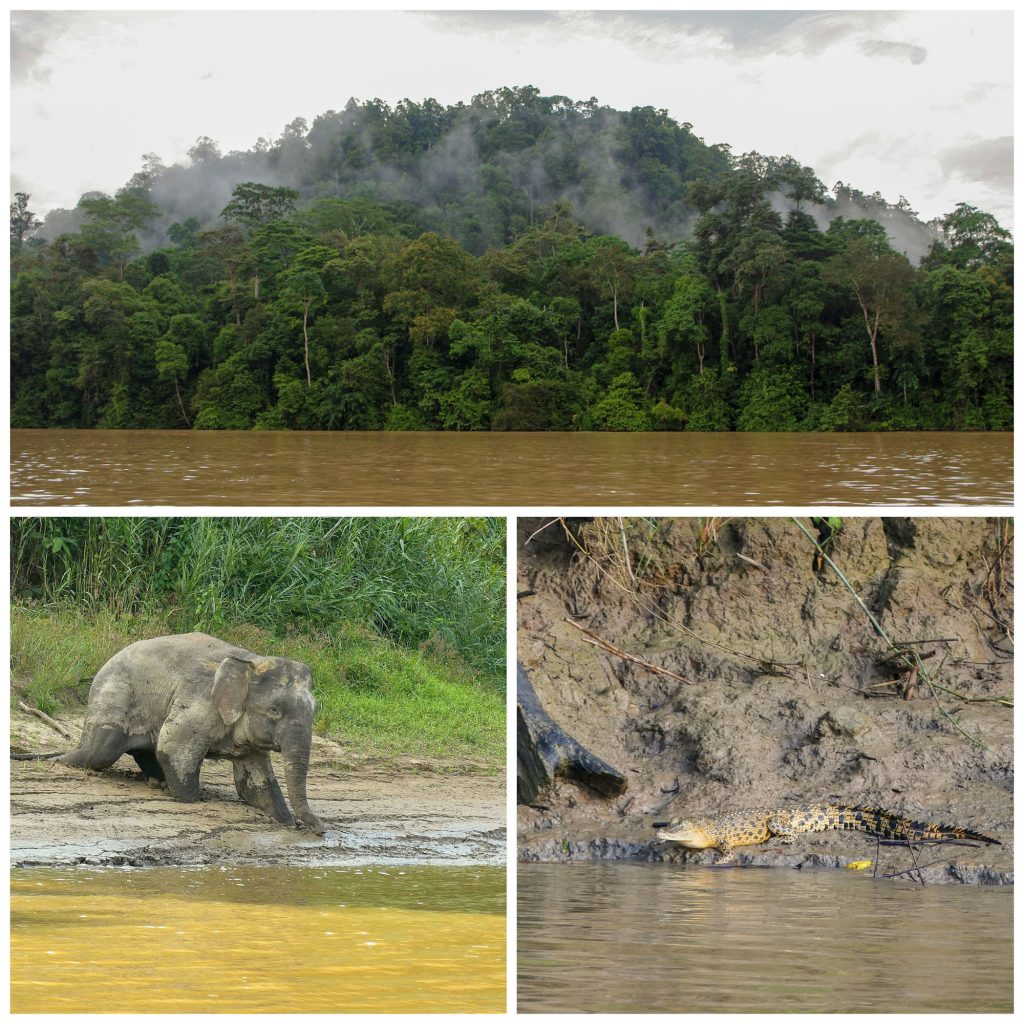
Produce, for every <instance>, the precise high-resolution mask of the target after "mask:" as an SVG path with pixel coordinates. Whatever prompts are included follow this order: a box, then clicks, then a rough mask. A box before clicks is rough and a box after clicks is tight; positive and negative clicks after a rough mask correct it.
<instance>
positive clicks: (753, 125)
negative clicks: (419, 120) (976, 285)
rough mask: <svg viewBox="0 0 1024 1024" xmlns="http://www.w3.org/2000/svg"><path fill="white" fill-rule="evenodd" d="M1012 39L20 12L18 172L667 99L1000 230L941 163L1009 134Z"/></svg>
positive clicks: (534, 19)
mask: <svg viewBox="0 0 1024 1024" xmlns="http://www.w3.org/2000/svg"><path fill="white" fill-rule="evenodd" d="M1011 27H1012V26H1011V16H1010V14H1009V13H986V14H973V13H967V12H938V13H936V12H909V13H908V12H904V13H897V12H891V11H875V12H849V11H845V12H844V11H839V12H651V13H646V14H641V15H627V14H621V13H620V14H615V13H607V14H605V13H599V14H595V13H593V12H569V13H567V14H560V13H557V12H525V11H519V12H504V14H502V13H501V12H498V13H488V14H483V15H481V14H478V13H477V14H474V13H473V12H465V13H461V14H459V13H456V14H450V13H446V14H443V15H442V14H435V13H415V12H412V13H410V12H301V13H286V12H269V11H257V12H251V11H250V12H247V11H238V12H179V13H175V14H156V13H149V12H129V13H106V12H105V13H95V12H60V13H58V12H20V13H18V14H16V15H15V16H14V20H13V33H14V42H13V47H14V48H13V52H12V75H13V76H14V81H13V84H12V97H11V99H12V144H13V146H12V148H13V153H12V169H13V172H14V173H15V174H16V175H17V177H18V181H19V182H22V183H23V184H24V187H25V188H26V189H28V190H29V191H31V192H32V193H33V206H34V208H35V209H37V210H40V211H42V210H45V209H46V208H48V207H50V206H53V205H63V206H71V205H74V203H75V202H76V201H77V199H78V196H79V195H80V193H81V192H83V191H85V190H87V189H95V188H103V189H106V190H108V191H112V190H113V189H115V188H117V187H118V186H119V185H121V184H122V183H123V182H124V181H125V180H126V179H127V178H128V177H129V176H130V175H131V174H132V173H133V172H134V171H135V170H137V169H138V168H139V166H140V165H141V154H143V153H146V152H156V153H158V154H160V155H161V156H162V157H163V159H164V160H165V162H175V161H179V160H182V159H183V158H184V156H185V153H186V151H187V150H188V148H189V146H190V145H191V144H192V143H193V142H194V140H195V139H196V138H197V137H198V136H200V135H209V136H211V137H212V138H214V139H216V140H217V141H218V142H219V143H220V145H221V148H222V150H224V151H228V150H231V149H248V148H249V147H250V146H251V145H252V144H253V143H254V142H255V140H256V139H257V138H258V137H259V136H264V137H270V138H273V137H276V136H277V135H278V134H279V133H280V131H281V129H282V127H283V126H284V125H285V124H287V123H288V122H289V121H291V120H292V119H293V118H294V117H297V116H302V117H305V118H307V119H308V120H310V121H311V120H312V119H313V118H314V117H315V116H316V115H317V114H319V113H322V112H323V111H325V110H327V109H332V108H333V109H338V108H340V107H341V106H343V105H344V103H345V102H346V100H347V99H348V98H349V97H350V96H355V97H357V98H359V99H371V98H373V97H377V96H379V97H380V98H382V99H384V100H386V101H388V102H392V103H393V102H395V101H397V100H399V99H402V98H404V97H407V96H408V97H410V98H413V99H421V98H423V97H426V96H433V97H435V98H436V99H438V100H439V101H440V102H442V103H455V102H458V101H459V100H464V101H468V100H469V99H470V98H471V97H472V96H473V95H474V94H475V93H479V92H482V91H485V90H487V89H492V88H497V87H499V86H502V85H525V84H532V85H536V86H537V87H538V88H539V89H540V90H541V91H542V92H543V93H546V94H550V93H561V94H564V95H568V96H570V97H572V98H574V99H586V98H589V97H591V96H596V97H597V98H598V99H599V100H600V101H601V102H602V103H606V104H609V105H611V106H614V107H618V108H629V107H630V106H634V105H648V104H649V105H651V106H655V107H665V108H667V109H668V110H669V112H670V113H671V114H672V115H673V116H674V117H676V118H677V119H678V120H680V121H689V122H691V123H692V124H693V125H694V130H695V131H696V132H697V134H699V135H701V136H703V137H704V138H705V139H706V140H707V141H708V142H728V143H730V144H731V145H732V147H733V151H734V152H737V153H738V152H743V151H746V150H751V149H757V150H759V151H761V152H764V153H772V154H780V155H781V154H783V153H790V154H792V155H793V156H795V157H797V158H798V159H799V160H800V161H801V162H803V163H807V164H810V165H811V166H813V167H814V168H815V170H816V171H817V172H818V174H819V176H820V177H821V178H822V179H823V180H824V181H825V182H826V184H828V185H831V184H832V183H833V182H834V181H835V180H837V179H842V180H843V181H846V182H848V183H850V184H853V185H855V186H856V187H858V188H861V189H863V190H864V191H867V192H872V191H875V190H876V189H877V190H878V191H880V192H881V193H882V194H883V195H885V196H886V197H887V198H889V199H891V200H895V199H896V198H897V197H898V196H899V195H900V194H903V195H906V196H907V198H908V199H909V200H910V201H911V203H912V205H914V207H915V208H916V209H918V210H919V211H921V213H922V215H923V216H926V217H930V216H935V215H938V214H941V213H944V212H947V211H948V210H950V209H952V207H953V206H954V205H955V203H956V202H959V201H966V202H972V203H975V204H976V205H984V206H985V208H987V209H990V210H991V211H992V212H994V213H995V214H996V216H998V217H999V219H1000V220H1001V221H1002V222H1003V223H1005V224H1008V225H1009V224H1010V223H1012V192H1011V189H1010V188H1009V187H1008V186H1007V184H1006V182H1005V180H1004V178H1002V177H999V175H998V173H997V176H996V177H995V178H993V179H990V180H989V179H984V180H983V179H977V180H972V179H971V178H970V176H967V177H964V176H960V175H957V176H952V175H943V174H941V173H939V170H940V166H941V163H942V161H943V159H946V158H945V157H944V156H943V154H944V153H947V152H948V151H950V150H954V149H956V148H957V147H958V146H967V145H969V144H970V143H971V140H972V139H973V140H978V139H999V138H1004V137H1007V136H1009V135H1011V133H1012V113H1011V102H1012V88H1011V70H1012V31H1011ZM870 133H874V134H875V135H876V136H877V139H878V142H877V144H875V145H872V146H870V147H861V146H851V145H850V140H851V139H857V138H864V137H866V136H867V135H869V134H870ZM908 139H913V147H908V145H907V140H908ZM979 166H981V168H982V172H984V166H985V165H979ZM993 166H994V165H993ZM980 197H984V199H985V203H982V202H981V201H980Z"/></svg>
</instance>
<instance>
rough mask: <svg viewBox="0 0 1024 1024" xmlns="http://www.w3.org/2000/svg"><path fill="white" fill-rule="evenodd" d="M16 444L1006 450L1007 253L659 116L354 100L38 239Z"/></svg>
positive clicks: (967, 219)
mask: <svg viewBox="0 0 1024 1024" xmlns="http://www.w3.org/2000/svg"><path fill="white" fill-rule="evenodd" d="M30 205H31V196H30V195H28V194H24V193H19V194H18V195H17V196H16V197H15V202H14V203H12V207H11V247H12V260H13V264H12V381H13V396H12V422H13V423H14V425H16V426H85V427H89V426H107V427H142V426H158V427H184V426H188V427H192V426H196V427H205V428H236V429H248V428H251V427H263V428H269V429H287V428H306V429H599V430H600V429H604V430H644V429H692V430H728V429H745V430H779V429H789V430H794V429H812V430H842V429H922V428H940V427H941V428H947V429H1003V428H1006V427H1008V426H1009V425H1010V422H1011V410H1012V394H1011V381H1012V372H1011V364H1012V244H1011V241H1010V238H1009V234H1008V232H1006V231H1005V230H1004V229H1002V228H1001V227H1000V226H999V225H998V224H997V223H996V222H995V220H994V218H992V217H991V216H990V215H988V214H986V213H985V212H984V211H980V210H977V209H975V208H973V207H970V206H968V205H967V204H959V205H958V206H957V208H956V209H955V210H953V211H950V212H949V214H948V215H947V216H945V217H942V218H938V219H936V220H935V221H932V222H929V223H924V222H922V221H921V220H920V218H919V217H918V216H917V214H916V213H915V212H914V210H913V209H912V206H911V204H910V202H908V200H907V199H905V198H903V197H899V199H898V201H897V202H895V203H890V202H887V201H886V200H885V199H884V198H883V197H881V196H880V195H878V194H877V193H874V194H866V193H864V192H861V191H859V190H858V189H857V188H855V187H854V186H853V185H851V184H849V183H843V182H837V183H834V184H833V185H831V186H830V187H826V185H825V184H824V183H823V182H821V181H820V180H819V179H818V178H817V177H816V175H815V174H814V171H813V169H812V168H809V167H806V166H803V165H802V164H800V162H799V161H798V160H796V159H794V158H793V157H791V156H788V155H784V156H772V155H763V154H758V153H746V154H740V155H736V154H733V153H732V152H731V150H730V147H729V146H728V145H726V144H721V143H719V144H714V145H709V144H707V143H706V142H705V141H704V140H703V139H701V138H699V137H698V136H697V135H695V134H694V132H693V126H692V125H690V124H688V123H679V122H677V121H675V120H674V119H673V118H672V117H670V116H669V115H668V113H667V112H666V111H665V110H661V109H657V108H655V107H652V106H646V107H635V108H633V109H632V110H629V111H618V110H613V109H611V108H609V107H607V106H602V105H601V104H600V103H599V102H598V101H597V100H596V99H589V100H585V101H576V100H571V99H569V98H567V97H563V96H542V95H541V94H540V93H539V91H538V90H536V89H534V88H532V87H521V88H515V89H510V88H502V89H497V90H494V91H491V92H487V93H483V94H481V95H479V96H475V97H473V98H472V100H471V101H469V102H468V103H458V104H455V105H454V106H447V107H446V106H442V105H440V104H439V103H437V102H436V101H434V100H432V99H426V100H423V101H422V102H414V101H411V100H403V101H402V102H400V103H398V104H396V105H395V106H394V107H391V106H389V105H388V104H386V103H384V102H383V101H381V100H372V101H368V102H357V101H355V100H350V101H349V102H348V104H347V105H346V106H345V108H344V109H343V110H341V111H328V112H326V113H324V114H321V115H320V116H319V117H317V118H315V119H314V120H313V122H312V124H308V123H307V122H306V121H305V120H303V119H301V118H298V119H296V120H294V121H292V122H291V123H290V124H288V125H287V126H285V128H284V129H283V131H282V133H281V135H280V136H279V137H278V138H277V139H276V140H273V141H269V140H265V139H260V140H258V141H257V142H256V143H255V144H254V145H253V147H252V148H251V149H250V150H247V151H244V152H229V153H222V152H221V151H220V148H219V146H218V144H217V142H216V141H215V140H212V139H209V138H207V137H205V136H201V137H200V138H199V139H197V141H196V143H195V144H194V145H193V147H192V148H191V149H190V151H189V158H188V162H187V164H185V165H173V166H165V165H164V164H163V163H162V162H161V160H160V158H159V156H158V155H156V154H146V155H145V156H144V157H143V162H142V166H141V168H140V170H139V171H138V172H137V173H136V174H135V175H133V176H132V178H131V179H130V180H129V181H128V182H126V183H125V184H124V185H123V187H121V188H120V189H118V190H117V191H116V192H114V193H113V194H110V195H108V194H104V193H89V194H87V195H85V196H83V197H82V198H81V200H80V201H79V203H78V205H77V206H76V207H75V208H74V209H70V210H54V211H52V212H51V213H50V214H49V215H48V216H47V217H46V218H45V221H43V222H42V223H40V222H39V221H38V219H37V218H36V217H35V216H34V214H32V213H31V210H30Z"/></svg>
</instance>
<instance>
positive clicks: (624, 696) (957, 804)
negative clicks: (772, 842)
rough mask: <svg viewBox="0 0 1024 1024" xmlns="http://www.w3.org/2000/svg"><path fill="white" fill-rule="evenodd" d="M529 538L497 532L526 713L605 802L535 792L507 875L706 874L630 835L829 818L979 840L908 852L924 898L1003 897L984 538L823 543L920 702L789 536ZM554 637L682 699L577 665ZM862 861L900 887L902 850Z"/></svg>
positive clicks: (993, 640) (1007, 838)
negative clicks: (646, 863)
mask: <svg viewBox="0 0 1024 1024" xmlns="http://www.w3.org/2000/svg"><path fill="white" fill-rule="evenodd" d="M545 522H546V521H544V520H521V521H520V537H519V541H520V556H519V589H520V591H521V592H524V596H522V597H521V599H520V601H519V622H520V629H519V658H520V660H521V662H522V663H523V665H524V666H525V668H526V670H527V671H528V672H529V674H530V677H531V679H532V681H533V683H534V686H535V688H536V691H537V695H538V697H539V698H540V700H541V702H542V704H543V705H544V707H545V709H546V710H547V711H548V713H549V714H550V715H551V716H552V717H553V718H554V719H555V720H556V721H557V722H558V723H559V724H560V725H561V726H562V727H563V728H564V729H565V730H566V731H567V732H569V733H570V734H571V735H573V736H574V737H575V738H576V739H577V740H579V741H580V742H581V743H582V744H584V746H585V747H587V748H588V749H589V750H590V751H591V752H593V753H594V754H595V755H597V756H598V757H600V758H602V759H604V760H606V761H607V762H609V763H610V764H611V765H614V766H615V767H616V768H618V769H619V770H620V771H622V772H624V773H625V774H626V776H627V777H628V779H629V786H628V789H627V790H626V792H625V793H624V794H623V795H621V796H619V797H615V798H613V799H607V798H602V797H600V796H599V795H597V794H596V793H593V792H591V791H589V790H587V788H586V787H584V786H580V785H577V784H575V783H572V782H568V781H565V780H556V782H555V783H554V785H553V786H552V787H551V789H550V790H548V792H547V793H546V794H545V795H544V796H543V797H542V798H540V799H539V800H537V801H535V806H532V807H521V808H520V815H519V851H520V852H519V855H520V858H521V859H524V860H545V861H552V860H574V859H598V858H599V859H606V858H607V859H643V860H662V859H664V860H672V861H679V860H685V861H687V862H696V863H702V864H703V863H710V862H711V861H712V860H713V859H714V857H713V855H712V854H711V853H710V851H701V852H695V851H690V852H684V851H682V850H680V849H676V848H667V847H665V846H664V845H661V844H658V843H657V842H656V841H655V839H654V830H653V828H652V827H651V824H652V822H653V821H655V820H663V819H666V818H672V817H679V816H690V815H695V814H711V815H713V814H716V813H721V812H724V811H728V810H736V809H740V808H750V807H759V806H789V805H792V804H795V803H800V802H819V801H824V800H834V801H840V802H846V803H854V804H866V805H875V806H881V807H884V808H887V809H890V810H895V811H899V812H901V813H905V814H906V815H908V816H911V817H913V818H915V819H918V820H920V819H927V820H932V821H935V820H938V821H943V822H948V823H955V824H962V825H968V826H971V827H973V828H975V829H977V830H979V831H982V832H984V833H987V834H989V835H993V836H995V837H996V838H998V839H1000V840H1001V841H1002V842H1003V844H1004V845H1003V846H1001V847H985V848H973V847H966V846H942V847H934V848H928V849H925V850H923V851H921V853H920V854H919V855H918V857H919V862H920V863H921V864H922V865H928V866H927V867H925V868H924V877H925V878H926V879H927V880H929V881H961V882H978V883H988V884H1006V883H1010V882H1012V880H1013V873H1012V872H1013V832H1012V828H1013V735H1012V710H1011V709H1010V708H1009V707H1007V706H1005V705H1004V704H1003V703H1000V702H999V701H1000V700H1003V699H1005V700H1010V699H1012V696H1013V660H1012V657H1013V655H1012V621H1013V611H1012V596H1013V575H1012V558H1011V557H1010V555H1011V552H1012V545H1011V546H1009V547H1007V540H1008V537H1009V534H1008V532H1007V530H1008V527H1007V524H1006V523H1005V522H1003V521H995V520H984V519H975V518H971V519H948V518H938V519H937V518H916V519H898V520H897V519H891V520H887V521H883V520H882V519H880V518H865V519H850V518H847V519H845V520H844V522H843V529H842V531H841V533H839V535H838V536H837V538H836V539H835V542H834V547H833V549H832V557H833V558H834V559H835V562H836V564H837V566H838V567H839V569H840V570H841V571H842V573H843V574H844V575H845V576H846V577H847V578H848V579H849V581H850V583H851V584H852V585H853V587H854V589H855V590H856V592H857V594H858V595H859V597H860V598H861V599H862V600H863V601H864V603H865V605H866V606H867V608H868V609H869V610H870V611H871V612H872V613H873V614H874V616H875V617H876V619H877V620H878V622H879V624H880V625H881V627H882V629H883V630H884V631H885V632H886V633H887V634H888V635H889V637H890V638H891V639H892V640H894V641H895V642H897V643H898V644H901V645H906V646H907V647H909V648H912V649H913V650H916V651H917V652H918V653H919V654H920V655H921V657H922V659H923V661H922V663H921V664H922V665H923V666H924V667H925V668H926V669H927V671H928V675H929V677H930V678H931V680H932V681H933V683H934V684H936V686H941V687H944V688H945V690H937V689H936V690H934V691H933V690H932V689H930V688H929V687H928V686H927V685H926V684H925V683H924V682H923V680H922V678H921V674H920V673H917V674H916V675H915V674H914V673H913V672H911V671H906V670H904V671H900V670H899V666H897V665H894V664H893V662H892V661H891V660H887V657H888V653H889V652H887V645H886V643H885V641H883V640H882V639H881V638H880V637H879V635H878V634H877V633H876V631H875V629H874V628H873V627H872V625H871V623H870V620H869V617H868V615H867V614H866V613H865V611H864V610H863V609H862V608H861V607H860V606H859V605H858V604H857V602H856V601H855V600H854V599H853V597H852V596H851V594H850V593H849V591H848V590H847V589H846V588H845V587H843V586H842V585H841V583H840V581H839V580H838V578H837V576H836V574H835V573H834V572H832V571H830V570H826V571H825V572H824V573H823V574H821V575H819V574H817V573H816V572H815V571H814V569H813V566H812V555H813V547H812V545H811V542H810V541H809V540H808V538H807V537H806V536H805V535H804V534H803V533H802V532H801V531H800V529H799V528H798V527H797V525H796V524H795V523H794V522H793V521H792V520H789V519H786V518H781V517H780V518H773V519H746V518H741V519H731V520H726V521H721V520H718V521H713V522H709V521H707V520H703V521H701V520H697V519H679V520H672V521H669V520H649V519H626V520H622V521H620V520H617V519H616V520H604V521H593V520H576V521H569V523H568V528H569V530H570V531H571V532H572V533H573V535H574V538H575V539H573V538H571V537H570V536H569V535H568V534H567V532H566V529H564V528H563V526H562V524H560V523H555V524H554V525H548V526H547V527H546V528H544V529H541V527H543V526H544V524H545ZM803 522H804V523H805V525H808V526H809V522H808V521H807V520H803ZM538 530H540V532H537V531H538ZM1004 549H1005V550H1004ZM1000 551H1003V554H1002V556H1000ZM627 553H628V554H627ZM530 591H532V593H529V592H530ZM569 619H571V620H572V621H573V622H575V623H578V624H579V625H582V626H585V627H586V629H588V630H589V631H591V633H593V634H594V635H596V636H598V637H600V638H601V639H602V640H604V641H607V642H608V643H610V644H611V645H612V646H613V647H614V648H615V649H616V650H617V651H619V652H623V653H627V654H631V655H634V656H636V657H640V658H643V659H645V660H646V661H648V662H650V663H652V664H654V665H657V666H659V667H661V668H664V669H667V670H669V671H670V672H672V673H674V674H675V675H677V676H680V677H683V678H684V679H686V680H687V682H682V681H680V680H679V679H674V678H670V677H668V676H666V675H659V674H657V673H655V672H652V671H650V670H649V669H646V668H643V667H641V666H639V665H638V664H636V663H635V662H634V663H631V662H630V661H628V660H626V659H625V658H623V657H621V656H619V655H618V654H614V653H609V652H608V650H602V649H600V648H599V647H596V646H594V645H593V644H592V643H589V642H587V638H586V637H585V635H584V634H583V633H581V632H580V630H579V629H577V628H576V627H575V626H573V625H572V624H571V623H570V622H569V621H567V620H569ZM948 691H953V692H952V693H951V692H948ZM936 697H938V698H939V699H940V701H941V704H942V706H943V707H944V708H945V709H946V711H947V712H948V713H949V714H950V715H951V717H952V718H953V719H955V721H956V722H957V723H958V724H959V725H960V727H961V728H962V729H963V730H964V732H966V733H968V734H969V735H970V736H971V737H972V738H973V742H972V740H971V739H968V738H967V737H966V736H964V735H963V734H961V733H960V732H958V731H957V730H956V729H955V728H954V727H953V726H952V725H951V723H950V721H949V720H948V719H947V718H945V717H944V716H943V714H942V712H941V711H940V710H939V708H938V706H937V703H936V699H935V698H936ZM738 853H739V863H740V865H773V866H789V867H811V866H827V867H832V866H842V865H846V864H848V863H850V862H852V861H858V860H875V858H876V848H875V842H874V840H873V839H871V838H870V837H867V836H863V835H860V834H856V833H838V832H830V833H821V834H817V835H805V836H801V837H800V838H799V839H798V841H797V842H796V843H795V844H794V845H792V846H788V847H782V848H779V847H772V846H769V847H746V848H741V849H740V850H738ZM878 862H879V866H880V868H881V870H883V871H901V870H904V869H907V868H910V867H911V866H912V862H911V860H910V855H909V853H908V852H907V851H906V850H903V849H889V850H886V849H885V848H883V849H882V850H881V851H880V852H879V856H878Z"/></svg>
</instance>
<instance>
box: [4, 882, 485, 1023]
mask: <svg viewBox="0 0 1024 1024" xmlns="http://www.w3.org/2000/svg"><path fill="white" fill-rule="evenodd" d="M504 1010H505V871H504V869H503V868H489V867H457V868H456V867H388V868H386V869H382V868H377V869H373V868H368V867H364V868H317V869H311V868H295V867H232V868H202V869H191V870H189V869H182V868H144V869H141V870H126V869H124V868H114V869H107V870H84V869H64V870H57V869H48V868H46V869H43V868H27V869H14V870H12V871H11V1011H12V1012H13V1013H61V1014H63V1013H175V1014H177V1013H359V1012H363V1013H502V1012H504Z"/></svg>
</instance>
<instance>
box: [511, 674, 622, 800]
mask: <svg viewBox="0 0 1024 1024" xmlns="http://www.w3.org/2000/svg"><path fill="white" fill-rule="evenodd" d="M516 684H517V706H516V799H517V801H518V802H519V803H521V804H533V803H536V802H537V799H538V797H539V796H540V794H541V793H543V791H544V790H545V789H547V788H548V786H550V785H551V783H552V782H553V781H554V779H555V778H556V777H559V778H568V779H573V780H575V781H576V782H581V783H583V784H584V785H586V786H589V787H590V788H591V789H594V790H596V791H597V792H598V793H600V794H601V795H602V796H618V794H620V793H622V792H623V791H624V790H625V788H626V777H625V776H624V775H623V774H622V773H621V772H619V771H617V770H616V769H615V768H613V767H612V766H611V765H610V764H608V763H606V762H605V761H602V760H601V758H599V757H596V756H595V755H594V754H592V753H591V752H590V751H589V750H587V749H586V747H584V746H582V745H581V744H580V743H578V742H577V741H576V740H575V739H573V738H572V736H570V735H569V734H568V733H566V732H565V731H564V730H563V729H562V728H561V726H559V725H558V724H557V723H556V722H555V721H554V720H553V719H552V718H551V716H550V715H549V714H548V713H547V712H546V711H545V710H544V709H543V708H542V707H541V704H540V701H539V700H538V699H537V693H536V691H535V690H534V688H533V684H532V683H531V682H530V679H529V677H528V676H527V674H526V671H525V670H524V669H523V666H522V665H518V666H517V667H516Z"/></svg>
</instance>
